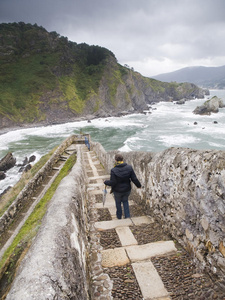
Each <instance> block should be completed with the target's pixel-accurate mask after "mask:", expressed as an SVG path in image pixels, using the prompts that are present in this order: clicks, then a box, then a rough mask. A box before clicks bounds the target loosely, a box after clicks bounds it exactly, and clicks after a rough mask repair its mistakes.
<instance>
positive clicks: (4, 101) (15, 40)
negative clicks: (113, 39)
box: [0, 22, 205, 128]
mask: <svg viewBox="0 0 225 300" xmlns="http://www.w3.org/2000/svg"><path fill="white" fill-rule="evenodd" d="M204 93H205V91H203V90H202V89H199V88H198V87H197V86H195V85H194V84H187V83H186V84H178V83H165V82H164V83H163V82H160V81H157V80H155V79H150V78H146V77H143V76H141V74H139V73H137V72H134V71H132V70H130V69H128V68H126V67H123V66H121V65H120V64H118V63H117V60H116V57H115V55H114V54H113V53H112V52H111V51H109V50H108V49H106V48H103V47H100V46H89V45H87V44H85V43H82V44H77V43H75V42H71V41H68V39H67V38H66V37H63V36H60V35H59V34H58V33H56V32H47V31H46V30H45V29H44V28H43V27H39V26H38V25H36V24H35V25H31V24H25V23H23V22H20V23H8V24H6V23H2V24H0V128H8V127H13V126H26V125H30V124H42V125H47V124H55V123H63V122H68V121H73V120H77V119H79V118H81V117H85V118H92V117H99V116H100V117H107V116H110V115H120V114H121V112H123V111H127V112H132V111H135V112H138V111H143V109H146V107H147V104H149V103H151V102H157V101H171V100H179V99H181V98H187V99H191V98H193V97H203V96H204Z"/></svg>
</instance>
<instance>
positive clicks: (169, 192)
mask: <svg viewBox="0 0 225 300" xmlns="http://www.w3.org/2000/svg"><path fill="white" fill-rule="evenodd" d="M91 147H92V149H93V150H94V151H95V152H96V154H97V156H98V157H99V159H100V160H101V163H102V164H103V165H104V166H105V168H106V169H107V170H108V171H110V169H111V167H112V166H113V162H114V160H113V157H114V154H115V151H112V152H108V153H106V152H105V150H104V149H103V148H102V147H101V145H99V144H98V143H92V144H91ZM123 154H124V158H125V161H126V162H127V163H129V164H131V165H133V167H134V169H135V172H136V175H137V177H138V178H139V180H140V181H141V183H142V185H143V186H144V188H142V189H136V188H135V186H134V185H133V192H135V193H136V195H137V196H138V197H137V200H138V199H139V200H140V201H142V203H143V205H147V207H148V208H149V209H150V210H151V212H152V213H153V214H154V216H155V217H156V218H157V219H158V220H160V221H161V223H162V224H163V226H164V227H165V228H166V229H167V230H169V232H170V233H171V235H172V236H173V237H174V238H175V239H176V240H178V241H179V242H180V243H181V244H182V245H183V246H184V247H185V248H186V249H187V250H188V251H190V252H191V253H192V254H193V255H194V260H195V262H196V263H198V264H199V266H200V267H202V268H207V269H208V270H210V271H211V272H213V273H214V274H217V275H219V276H223V277H224V274H225V217H224V216H225V151H216V150H205V151H201V150H193V149H188V148H169V149H167V150H165V151H163V152H159V153H151V152H128V153H123Z"/></svg>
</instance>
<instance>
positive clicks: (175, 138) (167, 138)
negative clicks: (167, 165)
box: [157, 134, 200, 147]
mask: <svg viewBox="0 0 225 300" xmlns="http://www.w3.org/2000/svg"><path fill="white" fill-rule="evenodd" d="M157 140H158V141H159V142H161V143H162V144H163V145H165V146H166V147H173V146H178V147H179V146H183V145H187V144H193V143H196V142H197V141H199V140H200V138H197V137H194V136H191V135H184V134H175V135H161V136H159V137H158V139H157Z"/></svg>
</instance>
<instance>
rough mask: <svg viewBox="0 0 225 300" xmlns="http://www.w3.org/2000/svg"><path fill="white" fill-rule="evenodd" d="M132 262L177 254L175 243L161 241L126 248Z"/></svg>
mask: <svg viewBox="0 0 225 300" xmlns="http://www.w3.org/2000/svg"><path fill="white" fill-rule="evenodd" d="M126 251H127V255H128V257H129V259H130V260H131V262H137V261H142V260H147V259H151V258H152V257H155V256H165V255H172V254H175V253H176V252H177V249H176V247H175V244H174V242H173V241H159V242H155V243H148V244H144V245H137V246H129V247H126Z"/></svg>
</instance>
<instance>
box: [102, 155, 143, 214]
mask: <svg viewBox="0 0 225 300" xmlns="http://www.w3.org/2000/svg"><path fill="white" fill-rule="evenodd" d="M131 181H132V182H133V183H134V184H135V185H136V186H137V187H138V188H141V183H140V181H139V180H138V179H137V176H136V174H135V172H134V170H133V168H132V166H130V165H128V164H126V163H124V162H123V156H122V155H121V154H116V155H115V165H114V168H112V169H111V173H110V180H106V181H104V184H105V185H109V186H111V187H112V192H113V194H114V198H115V202H116V216H117V218H118V219H121V218H122V207H121V204H122V203H123V209H124V215H125V218H130V209H129V203H128V197H129V195H130V193H131Z"/></svg>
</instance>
